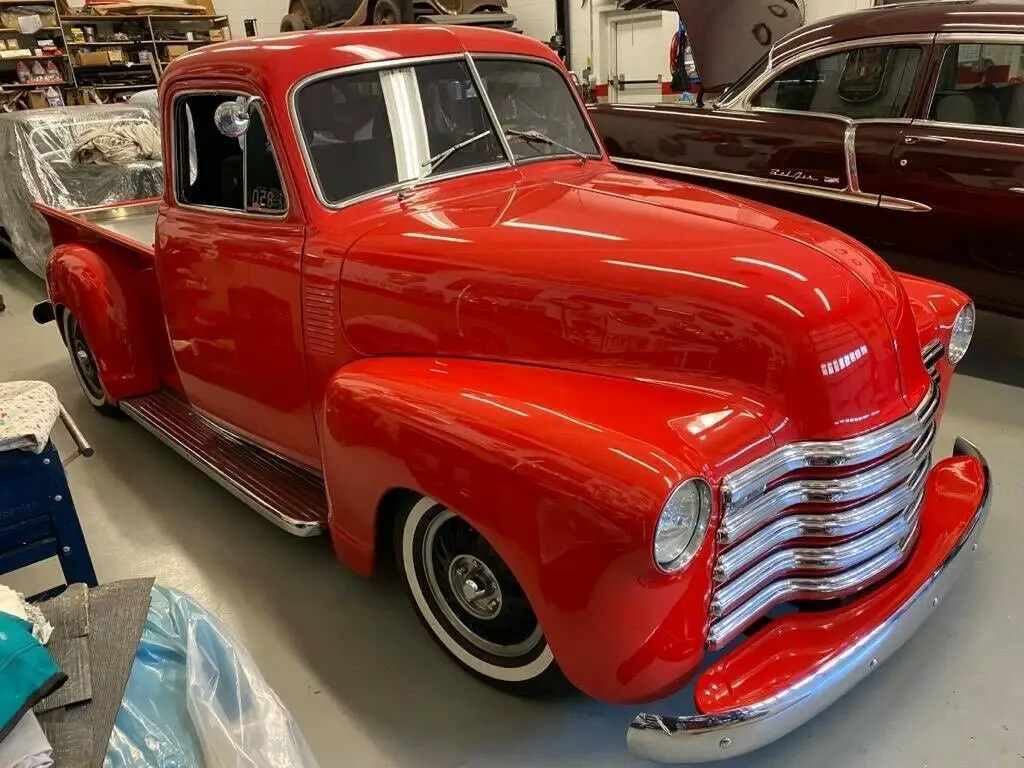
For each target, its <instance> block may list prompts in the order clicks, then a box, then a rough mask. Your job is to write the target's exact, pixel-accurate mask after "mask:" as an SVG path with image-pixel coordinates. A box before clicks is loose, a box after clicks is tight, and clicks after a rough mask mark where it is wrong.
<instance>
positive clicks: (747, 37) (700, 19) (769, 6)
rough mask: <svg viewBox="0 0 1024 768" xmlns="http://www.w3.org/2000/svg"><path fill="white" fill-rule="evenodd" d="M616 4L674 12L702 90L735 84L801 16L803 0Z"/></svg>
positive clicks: (799, 22) (662, 0) (630, 1)
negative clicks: (679, 20) (683, 28)
mask: <svg viewBox="0 0 1024 768" xmlns="http://www.w3.org/2000/svg"><path fill="white" fill-rule="evenodd" d="M621 5H622V7H623V8H624V9H626V10H633V9H635V8H650V9H656V10H661V11H678V12H679V16H680V18H682V20H683V22H685V24H686V34H687V36H688V37H689V40H690V47H691V48H692V49H693V58H694V61H695V62H696V64H697V69H698V71H699V72H700V76H701V80H702V81H703V83H704V88H705V89H706V90H716V89H718V88H720V87H722V86H725V85H728V84H729V83H732V82H735V81H736V80H737V79H738V78H739V76H740V75H742V74H743V73H744V72H746V71H747V70H748V69H749V68H750V67H751V66H753V65H754V64H755V63H756V62H757V61H758V60H759V59H760V58H761V57H762V56H764V55H765V54H766V53H767V52H768V50H769V49H770V48H771V47H772V45H774V44H775V43H777V42H778V41H779V40H781V39H782V38H783V37H784V36H785V35H787V34H789V33H790V32H792V31H793V30H794V29H797V28H798V27H799V26H801V25H802V24H803V23H804V19H805V18H806V16H805V13H804V9H805V0H624V2H622V4H621Z"/></svg>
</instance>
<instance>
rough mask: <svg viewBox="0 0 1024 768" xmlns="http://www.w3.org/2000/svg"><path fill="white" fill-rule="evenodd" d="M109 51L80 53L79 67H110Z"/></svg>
mask: <svg viewBox="0 0 1024 768" xmlns="http://www.w3.org/2000/svg"><path fill="white" fill-rule="evenodd" d="M107 54H108V52H107V51H78V53H77V54H76V56H77V57H78V66H80V67H108V66H110V56H108V55H107Z"/></svg>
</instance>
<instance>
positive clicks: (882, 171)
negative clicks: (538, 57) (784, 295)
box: [592, 0, 1024, 315]
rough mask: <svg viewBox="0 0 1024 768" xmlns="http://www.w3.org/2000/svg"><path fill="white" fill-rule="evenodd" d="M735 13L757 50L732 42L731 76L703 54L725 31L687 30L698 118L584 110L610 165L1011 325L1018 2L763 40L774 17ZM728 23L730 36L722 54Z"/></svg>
mask: <svg viewBox="0 0 1024 768" xmlns="http://www.w3.org/2000/svg"><path fill="white" fill-rule="evenodd" d="M644 1H645V2H647V0H644ZM658 1H659V0H655V2H658ZM674 5H675V6H676V7H678V10H679V12H680V13H681V14H683V17H684V18H687V19H688V18H689V15H690V14H696V15H697V17H698V18H700V14H702V13H705V12H706V9H705V10H701V6H703V5H704V4H698V3H695V2H691V1H690V0H676V2H675V3H674ZM714 5H715V7H716V8H720V7H723V6H725V5H727V4H726V3H722V4H717V3H716V4H714ZM745 5H748V6H749V7H748V10H749V12H750V13H754V12H755V11H756V10H758V9H759V10H760V13H761V15H762V19H763V21H761V22H756V23H755V28H758V29H761V30H762V35H761V39H763V40H764V41H765V42H766V45H765V46H764V47H763V48H759V46H757V45H755V44H752V43H750V42H749V41H748V43H747V45H746V54H745V57H746V64H745V65H743V66H749V65H751V64H752V65H753V66H749V68H748V69H747V70H746V72H745V73H744V72H742V68H741V66H740V60H739V59H734V60H732V61H731V64H730V66H729V67H725V68H723V67H721V66H720V61H719V59H718V58H717V56H716V54H715V51H722V50H730V51H731V50H733V45H732V37H730V32H729V29H730V24H729V23H728V22H729V19H728V18H724V20H723V21H721V22H719V23H717V24H708V25H704V26H700V25H698V26H697V28H696V29H694V30H693V35H692V40H691V42H692V44H693V46H694V55H695V57H696V59H697V65H698V67H699V68H700V69H701V74H702V76H703V77H704V82H705V83H709V82H715V83H718V84H719V91H720V92H719V94H718V97H717V99H712V100H711V101H710V103H709V105H708V106H707V107H706V108H705V109H695V108H692V107H685V106H681V105H675V104H656V105H651V106H638V105H635V104H631V105H629V106H628V107H625V106H623V107H619V106H616V105H601V106H599V107H596V108H595V109H594V111H593V113H592V116H593V118H594V122H595V124H596V125H597V128H598V131H599V132H600V133H601V136H602V138H603V139H604V141H605V144H606V145H607V147H608V151H609V152H610V153H611V155H612V159H613V161H614V162H615V163H616V164H618V165H619V166H621V167H624V168H631V169H640V170H644V171H647V172H649V173H653V174H657V175H660V176H666V175H667V176H675V177H678V176H682V177H684V178H689V179H699V180H700V181H701V182H702V183H706V184H708V185H710V186H713V187H716V188H719V189H722V190H725V191H729V192H736V193H739V194H743V195H745V196H748V197H752V198H755V199H758V200H762V201H764V202H768V203H771V204H774V205H779V206H781V207H784V208H787V209H789V210H793V211H797V212H800V213H803V214H805V215H808V216H812V217H814V218H816V219H819V220H821V221H823V222H826V223H828V224H831V225H833V226H836V227H839V228H840V229H842V230H843V231H845V232H847V233H849V234H851V235H854V236H855V237H857V238H858V239H859V240H861V241H862V242H864V243H867V244H868V245H870V246H872V247H873V248H875V249H876V250H877V251H878V252H879V253H881V254H882V255H883V256H884V257H885V258H886V259H887V260H888V261H889V262H890V263H891V264H892V265H893V266H895V267H897V268H899V269H904V270H907V271H909V272H912V273H915V274H919V275H923V276H926V277H930V278H935V279H939V280H943V281H945V282H949V283H951V284H953V285H955V286H956V287H958V288H960V289H961V290H963V291H965V292H966V293H968V294H969V295H970V296H972V297H973V298H974V300H975V301H977V302H978V304H979V305H981V306H984V307H986V308H988V309H992V310H996V311H1000V312H1005V313H1008V314H1013V315H1024V300H1022V298H1021V297H1022V296H1024V267H1022V264H1024V219H1022V218H1021V217H1020V215H1019V212H1020V211H1021V210H1022V206H1024V6H1022V5H1021V4H1020V3H1019V2H1000V1H998V0H950V1H949V2H939V3H931V2H922V3H908V4H904V5H894V6H890V7H884V8H875V9H870V10H865V11H857V12H854V13H850V14H845V15H841V16H836V17H832V18H829V19H825V20H823V21H821V22H819V23H816V24H811V25H807V26H804V27H802V28H800V29H798V30H796V31H793V32H790V33H789V34H787V35H784V36H780V35H779V34H778V32H779V31H781V30H775V28H774V27H772V30H773V34H770V35H769V34H765V33H764V29H767V28H768V26H767V25H769V24H771V23H772V22H770V20H771V19H776V20H777V21H779V22H783V21H785V19H783V18H778V17H776V16H773V14H772V11H771V10H770V9H772V8H776V9H777V10H780V9H783V5H780V4H776V3H768V2H764V3H761V2H758V3H749V4H745ZM716 18H720V17H716ZM762 23H763V24H765V25H766V26H765V27H764V28H761V27H757V26H756V25H757V24H762ZM687 28H688V29H689V28H690V23H689V21H688V22H687ZM746 28H747V26H746V23H745V22H744V24H741V25H740V26H732V27H731V29H732V33H731V34H733V35H738V40H739V43H738V44H737V46H736V48H737V49H740V48H743V47H744V44H743V41H745V40H748V38H747V36H746V35H745V34H743V33H744V32H745V30H746ZM702 32H703V33H705V34H702ZM751 39H753V38H751ZM726 41H728V44H726ZM702 51H704V52H705V55H704V58H703V59H702V53H701V52H702ZM755 62H756V63H755ZM706 69H710V70H711V75H708V74H707V73H706V72H705V70H706ZM712 78H714V79H713V80H712ZM723 83H732V84H731V85H729V86H728V87H727V88H725V89H724V90H722V84H723Z"/></svg>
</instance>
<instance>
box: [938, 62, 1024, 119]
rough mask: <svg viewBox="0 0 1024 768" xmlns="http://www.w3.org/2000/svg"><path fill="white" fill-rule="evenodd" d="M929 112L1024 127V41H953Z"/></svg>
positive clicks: (948, 116) (941, 69)
mask: <svg viewBox="0 0 1024 768" xmlns="http://www.w3.org/2000/svg"><path fill="white" fill-rule="evenodd" d="M929 117H930V118H931V119H932V120H937V121H939V122H943V123H960V124H963V125H988V126H1000V127H1003V128H1020V129H1024V43H1017V44H1015V45H991V44H988V43H986V44H984V45H980V44H967V43H960V44H959V45H951V46H949V47H948V48H947V49H946V53H945V55H944V56H943V59H942V67H941V68H940V69H939V82H938V83H937V85H936V89H935V98H934V100H933V101H932V108H931V113H930V115H929Z"/></svg>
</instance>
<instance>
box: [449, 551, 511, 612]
mask: <svg viewBox="0 0 1024 768" xmlns="http://www.w3.org/2000/svg"><path fill="white" fill-rule="evenodd" d="M448 583H449V584H451V587H452V593H453V594H454V595H455V599H456V600H458V601H459V604H460V605H461V606H462V607H463V608H464V609H465V610H466V611H467V612H468V613H470V614H471V615H473V616H476V617H477V618H478V619H482V620H484V621H489V620H490V619H493V618H494V617H495V616H497V615H498V613H499V612H500V611H501V587H500V586H498V580H497V579H496V578H495V577H494V574H493V573H491V569H490V568H488V567H487V566H486V565H484V563H483V561H482V560H480V559H478V558H476V557H474V556H473V555H458V556H457V557H454V558H452V562H451V564H450V565H449V566H448Z"/></svg>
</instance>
